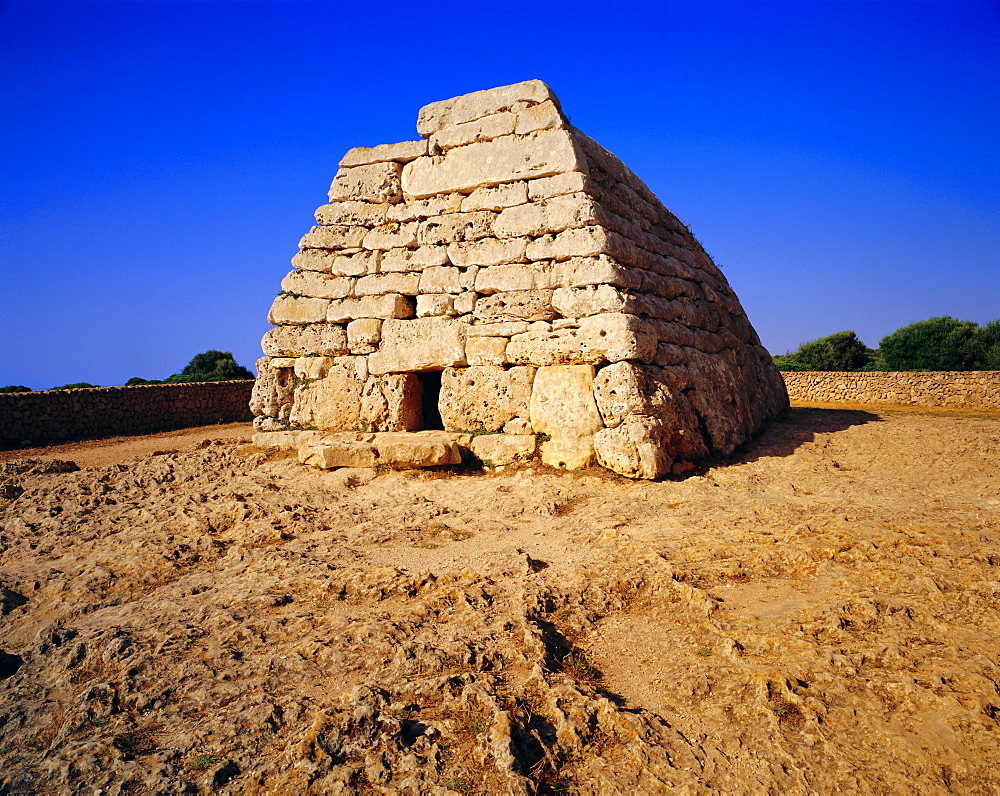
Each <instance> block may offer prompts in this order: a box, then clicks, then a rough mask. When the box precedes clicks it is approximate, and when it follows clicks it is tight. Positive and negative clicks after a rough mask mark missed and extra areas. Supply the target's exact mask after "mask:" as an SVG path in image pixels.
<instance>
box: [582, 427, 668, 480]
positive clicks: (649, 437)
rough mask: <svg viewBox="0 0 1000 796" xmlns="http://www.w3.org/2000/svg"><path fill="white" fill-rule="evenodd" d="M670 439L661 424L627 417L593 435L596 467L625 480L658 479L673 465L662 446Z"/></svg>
mask: <svg viewBox="0 0 1000 796" xmlns="http://www.w3.org/2000/svg"><path fill="white" fill-rule="evenodd" d="M670 436H671V434H670V431H669V430H668V429H667V428H666V426H665V425H664V423H663V422H662V421H661V420H658V419H656V418H654V417H629V418H628V419H627V420H625V422H624V423H622V424H621V425H619V426H616V427H615V428H605V429H602V430H601V431H598V432H597V433H596V434H594V452H595V454H596V455H597V463H598V464H599V465H601V467H606V468H607V469H609V470H612V471H614V472H616V473H618V474H619V475H624V476H625V477H627V478H646V479H653V478H661V477H662V476H664V475H667V474H668V473H669V472H670V466H671V465H672V464H673V461H674V460H673V456H672V455H671V453H670V450H669V448H668V445H667V444H666V442H665V440H666V439H669V437H670Z"/></svg>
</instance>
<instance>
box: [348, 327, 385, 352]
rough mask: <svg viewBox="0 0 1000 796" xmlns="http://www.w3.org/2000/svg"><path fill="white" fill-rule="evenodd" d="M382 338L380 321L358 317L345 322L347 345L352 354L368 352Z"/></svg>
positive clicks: (375, 347)
mask: <svg viewBox="0 0 1000 796" xmlns="http://www.w3.org/2000/svg"><path fill="white" fill-rule="evenodd" d="M381 339H382V321H380V320H378V319H377V318H359V319H358V320H356V321H351V322H350V323H349V324H347V347H348V348H349V349H350V352H351V353H352V354H370V353H372V352H373V351H375V350H376V349H377V348H378V344H379V341H381Z"/></svg>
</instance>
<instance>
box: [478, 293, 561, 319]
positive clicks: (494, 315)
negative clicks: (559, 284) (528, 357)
mask: <svg viewBox="0 0 1000 796" xmlns="http://www.w3.org/2000/svg"><path fill="white" fill-rule="evenodd" d="M473 317H475V319H476V321H477V322H481V323H503V322H504V321H547V320H551V319H552V318H553V317H555V313H554V312H553V310H552V291H551V290H516V291H508V292H506V293H497V294H495V295H492V296H484V297H483V298H481V299H479V301H477V302H476V308H475V310H474V311H473Z"/></svg>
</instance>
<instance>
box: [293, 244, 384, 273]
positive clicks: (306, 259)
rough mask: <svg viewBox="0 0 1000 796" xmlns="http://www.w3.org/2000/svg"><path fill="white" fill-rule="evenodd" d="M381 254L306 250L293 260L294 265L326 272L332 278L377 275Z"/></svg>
mask: <svg viewBox="0 0 1000 796" xmlns="http://www.w3.org/2000/svg"><path fill="white" fill-rule="evenodd" d="M380 255H381V252H355V253H353V254H344V253H342V252H329V251H324V250H323V249H304V250H303V251H301V252H299V253H298V254H297V255H295V257H293V258H292V265H294V266H295V267H296V268H301V269H303V270H307V271H321V272H322V271H325V272H326V273H329V274H330V275H331V276H364V275H365V274H377V273H378V270H379V257H380Z"/></svg>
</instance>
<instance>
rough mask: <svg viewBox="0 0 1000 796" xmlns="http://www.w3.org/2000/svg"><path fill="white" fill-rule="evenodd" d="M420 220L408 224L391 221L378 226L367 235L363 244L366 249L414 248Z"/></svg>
mask: <svg viewBox="0 0 1000 796" xmlns="http://www.w3.org/2000/svg"><path fill="white" fill-rule="evenodd" d="M418 226H419V222H417V221H411V222H409V223H407V224H397V223H395V222H391V223H388V224H383V225H382V226H380V227H376V228H375V229H373V230H371V231H370V232H369V233H368V234H367V235H365V237H364V240H363V241H362V242H361V245H362V246H364V247H365V248H366V249H379V250H381V251H386V250H388V249H397V248H400V249H413V248H416V246H417V229H418Z"/></svg>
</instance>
